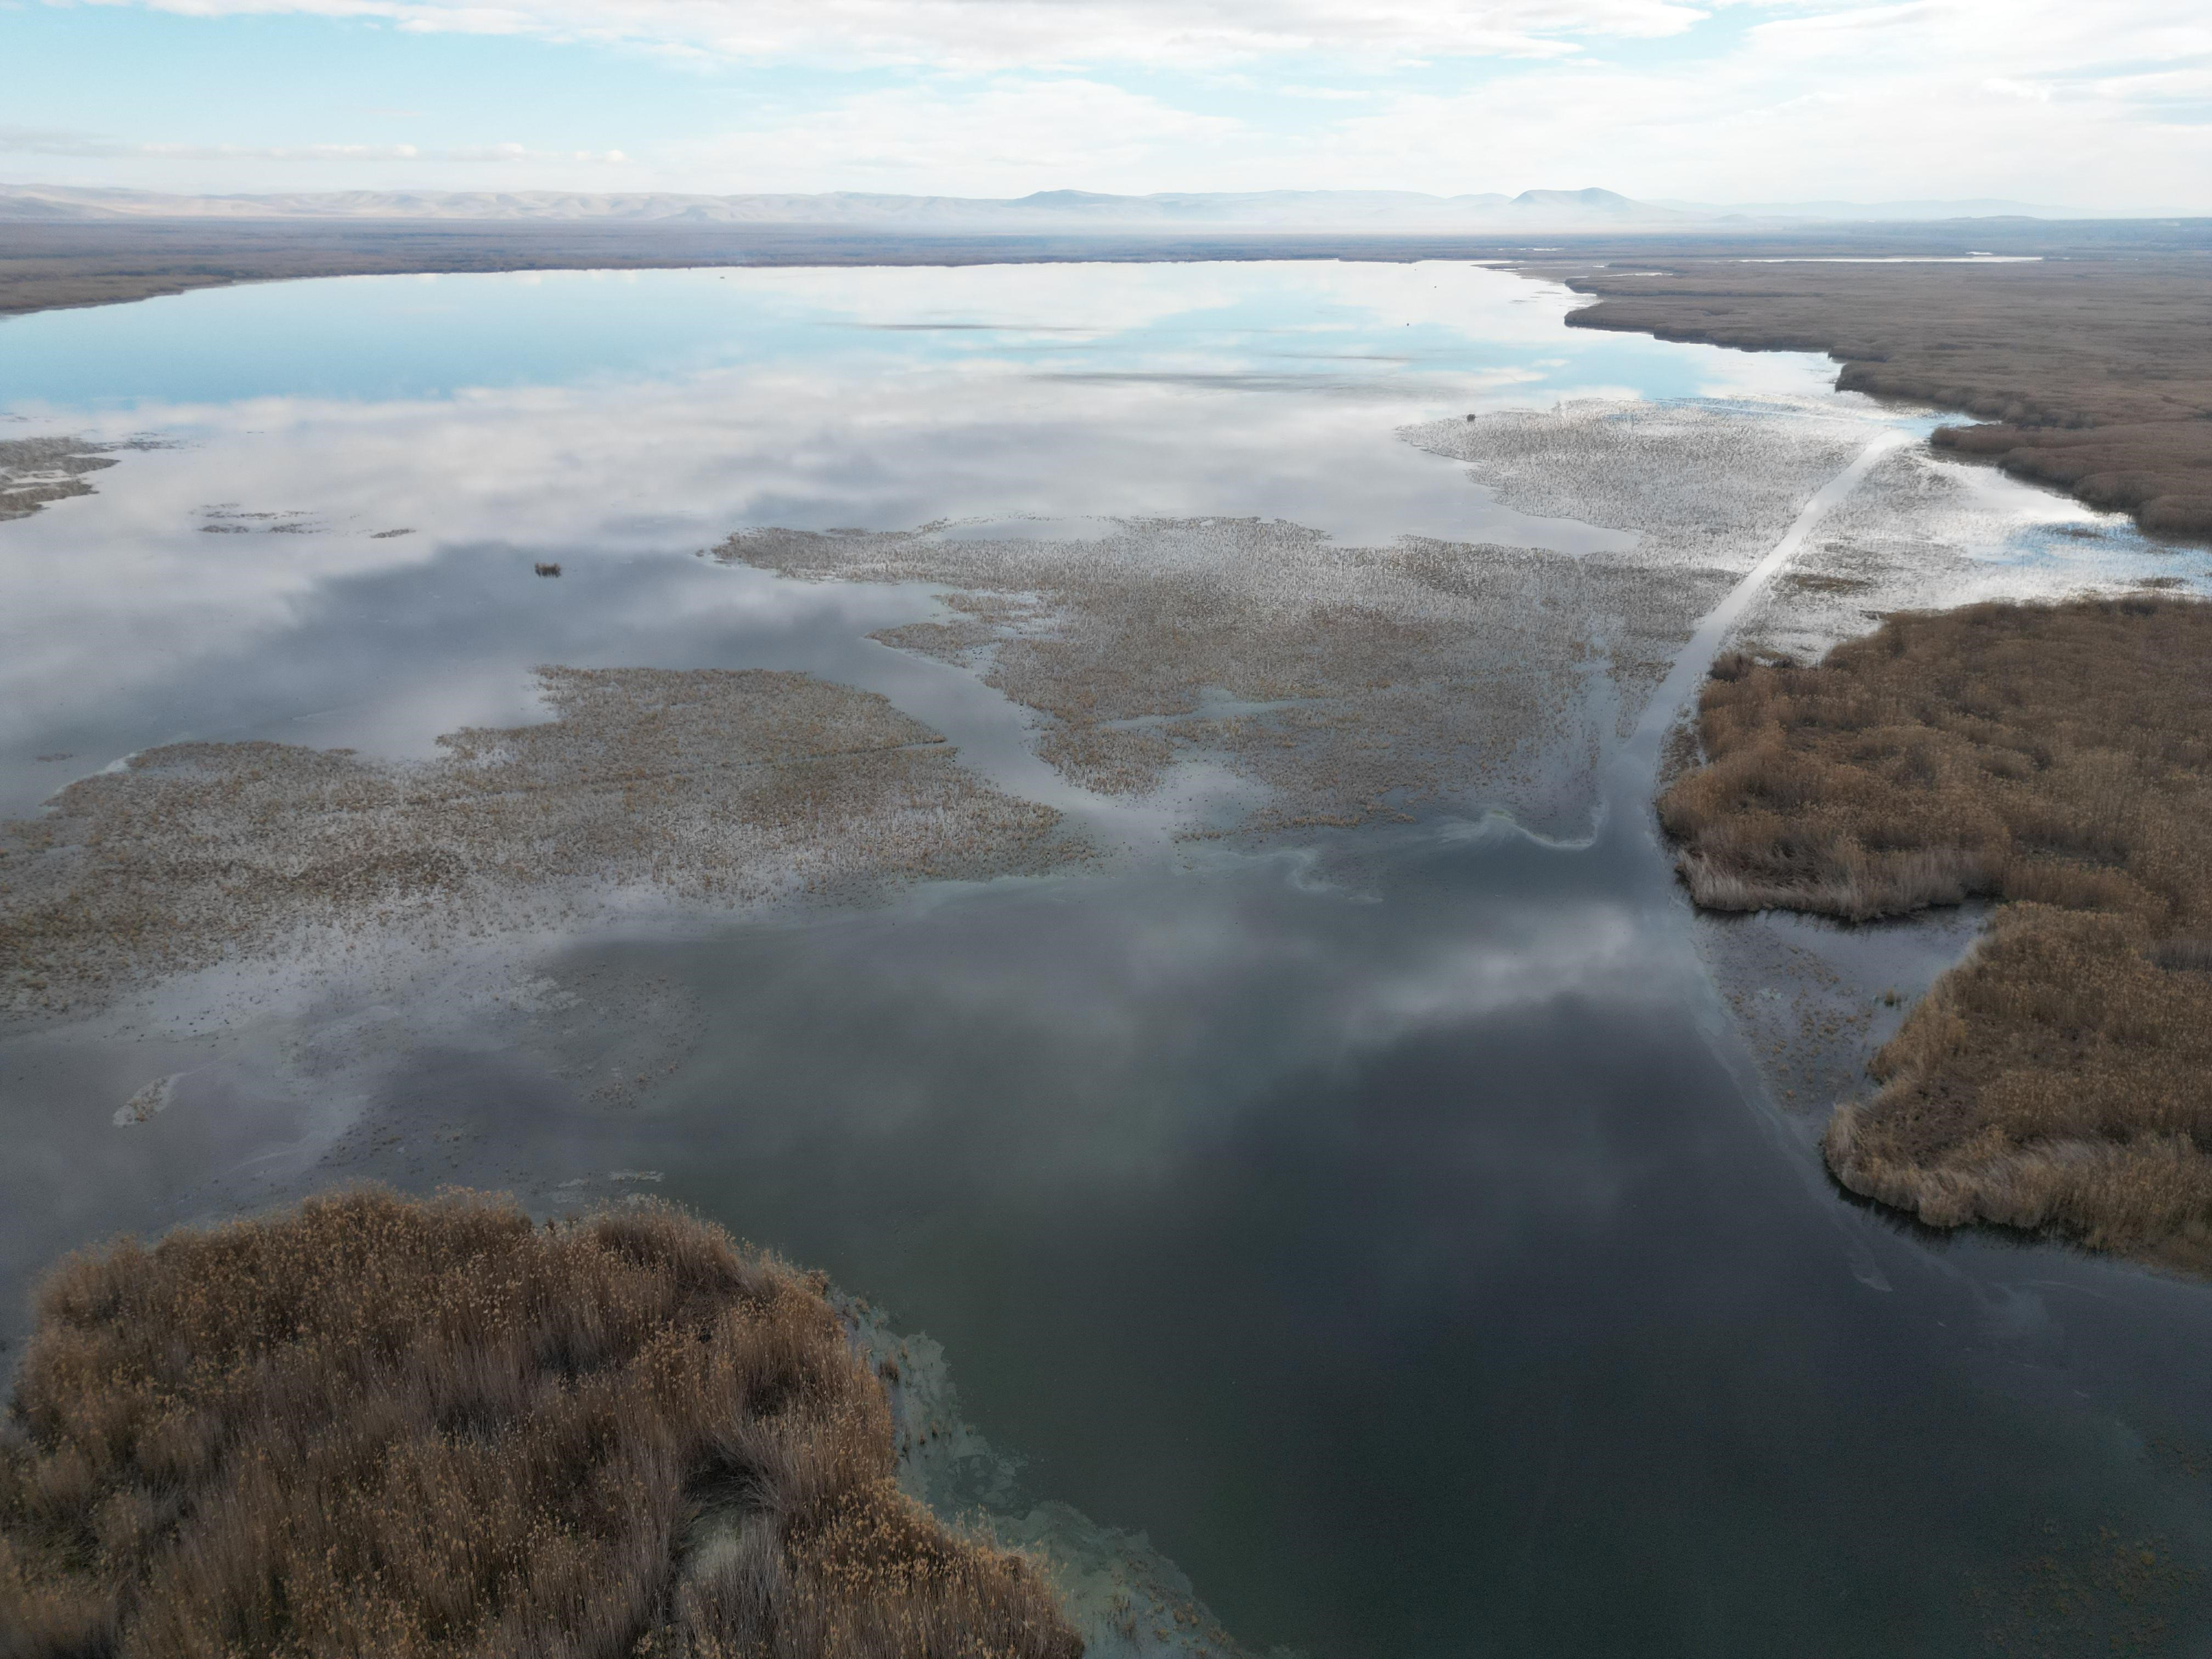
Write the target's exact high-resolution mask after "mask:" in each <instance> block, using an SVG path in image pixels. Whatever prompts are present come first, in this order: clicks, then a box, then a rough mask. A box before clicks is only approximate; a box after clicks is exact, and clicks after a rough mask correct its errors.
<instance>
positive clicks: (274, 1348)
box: [0, 1190, 1082, 1659]
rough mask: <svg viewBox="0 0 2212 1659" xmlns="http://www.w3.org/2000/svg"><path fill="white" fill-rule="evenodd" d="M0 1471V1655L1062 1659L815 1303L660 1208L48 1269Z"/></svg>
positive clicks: (1073, 1649) (495, 1216)
mask: <svg viewBox="0 0 2212 1659" xmlns="http://www.w3.org/2000/svg"><path fill="white" fill-rule="evenodd" d="M893 1460H894V1453H893V1449H892V1435H891V1421H890V1409H889V1407H888V1406H887V1404H886V1402H885V1400H884V1390H883V1386H882V1384H881V1383H880V1382H879V1381H878V1378H877V1377H876V1376H875V1374H874V1372H873V1371H872V1370H871V1369H870V1368H869V1367H868V1366H867V1365H866V1363H865V1362H864V1361H863V1360H862V1359H861V1358H860V1357H859V1356H858V1355H857V1354H856V1352H855V1351H854V1347H853V1345H852V1343H851V1341H850V1340H849V1338H848V1333H847V1331H846V1329H845V1328H844V1325H843V1324H842V1322H841V1320H840V1318H839V1316H838V1315H837V1314H836V1312H835V1311H834V1310H832V1308H831V1307H830V1305H829V1303H828V1302H827V1301H826V1300H825V1298H824V1297H823V1291H822V1287H821V1285H820V1282H819V1280H818V1279H810V1278H805V1277H802V1276H801V1275H799V1273H794V1272H793V1270H792V1269H790V1268H789V1267H785V1266H784V1265H782V1264H781V1262H778V1261H774V1260H773V1259H770V1258H769V1257H766V1256H763V1255H758V1254H757V1253H753V1252H750V1251H745V1250H741V1249H738V1247H737V1246H735V1245H734V1244H733V1243H732V1242H731V1240H730V1238H729V1237H728V1236H727V1235H726V1234H725V1233H723V1232H722V1231H720V1229H718V1228H715V1227H712V1226H709V1225H707V1224H705V1223H703V1222H701V1221H698V1220H696V1219H693V1218H690V1217H687V1216H685V1215H683V1214H681V1213H679V1212H675V1211H673V1210H670V1209H667V1208H665V1207H659V1206H639V1207H635V1208H629V1209H621V1210H615V1211H611V1212H605V1213H602V1214H599V1215H597V1216H593V1217H591V1218H586V1219H583V1220H580V1221H575V1222H571V1223H568V1224H564V1225H557V1226H556V1225H554V1224H552V1223H550V1222H549V1223H548V1224H546V1225H545V1226H544V1228H543V1229H540V1228H537V1227H534V1226H533V1225H532V1223H531V1221H530V1219H529V1218H528V1217H527V1216H526V1215H525V1214H523V1213H522V1212H520V1210H518V1209H517V1208H515V1207H514V1206H513V1204H512V1203H511V1202H509V1201H507V1200H502V1199H495V1198H489V1197H484V1196H481V1195H476V1194H446V1195H444V1196H442V1197H441V1198H439V1199H438V1200H434V1201H430V1202H420V1201H414V1200H403V1199H400V1198H398V1197H395V1196H393V1195H392V1194H387V1193H382V1192H378V1191H374V1190H368V1191H356V1192H351V1193H346V1194H338V1195H335V1196H330V1197H325V1198H320V1199H315V1200H309V1201H308V1202H307V1203H305V1204H302V1205H301V1206H298V1207H297V1208H295V1209H293V1210H290V1211H288V1212H283V1213H280V1214H276V1215H273V1216H270V1217H266V1218H261V1219H258V1220H252V1221H240V1222H234V1223H232V1224H229V1225H225V1226H221V1227H216V1228H212V1229H209V1230H206V1231H183V1232H178V1233H173V1234H172V1235H170V1236H169V1237H167V1238H165V1239H163V1240H161V1242H160V1243H156V1244H155V1245H153V1246H152V1247H151V1248H147V1247H144V1246H142V1245H139V1244H137V1243H134V1242H130V1241H125V1242H124V1243H118V1244H115V1245H112V1246H110V1247H108V1248H106V1249H102V1250H100V1251H96V1252H92V1253H88V1254H84V1255H77V1256H75V1257H72V1258H70V1259H69V1260H68V1261H64V1263H63V1264H62V1265H61V1266H60V1267H58V1268H57V1269H56V1270H55V1271H54V1273H52V1275H51V1276H50V1277H49V1278H48V1279H47V1280H46V1284H45V1285H44V1286H43V1288H42V1289H41V1291H40V1296H39V1304H38V1328H37V1330H36V1332H35V1334H33V1338H32V1340H31V1342H30V1345H29V1347H28V1350H27V1352H26V1353H25V1355H24V1358H23V1364H22V1367H21V1373H20V1375H19V1376H18V1379H17V1383H16V1394H15V1403H14V1408H13V1412H12V1414H11V1418H10V1421H9V1428H8V1439H7V1441H6V1443H5V1445H4V1448H0V1650H4V1651H5V1652H7V1653H9V1654H11V1655H21V1656H25V1659H29V1656H42V1655H52V1656H55V1659H59V1656H64V1655H80V1654H94V1653H100V1654H109V1653H112V1654H117V1655H126V1656H143V1659H156V1656H159V1659H172V1656H173V1659H188V1656H189V1659H201V1656H204V1659H242V1656H250V1655H267V1656H279V1655H281V1656H285V1659H315V1656H331V1659H337V1656H356V1655H362V1654H375V1655H377V1656H380V1659H416V1656H422V1659H428V1656H433V1655H435V1656H440V1659H454V1656H465V1655H483V1656H486V1659H491V1656H501V1659H504V1656H509V1655H514V1654H524V1653H528V1654H540V1655H546V1656H563V1659H630V1656H635V1659H723V1656H728V1659H735V1656H738V1655H740V1654H743V1655H761V1656H793V1659H796V1656H800V1655H808V1656H813V1655H820V1656H839V1659H848V1656H849V1659H873V1656H878V1655H883V1654H889V1653H898V1654H910V1655H915V1656H936V1655H944V1656H951V1655H962V1656H977V1659H981V1656H994V1659H995V1656H1004V1659H1027V1656H1037V1659H1076V1656H1077V1655H1079V1654H1080V1652H1081V1651H1082V1644H1081V1643H1080V1642H1079V1640H1078V1639H1077V1638H1076V1637H1075V1636H1074V1634H1073V1632H1072V1631H1071V1630H1070V1629H1069V1628H1068V1626H1067V1625H1066V1621H1065V1620H1064V1619H1063V1618H1062V1617H1061V1614H1060V1610H1059V1608H1058V1606H1057V1604H1056V1603H1055V1601H1054V1597H1053V1595H1052V1593H1051V1591H1050V1590H1049V1589H1048V1587H1047V1585H1046V1583H1045V1582H1044V1579H1043V1577H1042V1574H1041V1573H1040V1572H1039V1571H1037V1570H1036V1568H1035V1567H1034V1566H1033V1565H1031V1564H1030V1563H1029V1562H1027V1561H1025V1560H1024V1559H1023V1558H1021V1557H1020V1556H1018V1555H1014V1554H1011V1553H1005V1552H1002V1551H1000V1550H998V1549H995V1548H993V1547H989V1546H987V1545H985V1544H983V1543H981V1542H979V1541H975V1540H972V1539H969V1538H965V1537H963V1536H960V1535H957V1534H953V1533H951V1532H949V1531H948V1530H947V1529H946V1528H945V1527H943V1526H942V1525H940V1524H939V1522H937V1521H935V1520H934V1519H933V1518H932V1517H931V1516H930V1515H929V1514H928V1513H927V1511H926V1510H922V1509H921V1507H920V1505H918V1504H915V1502H914V1500H912V1499H911V1498H907V1497H905V1496H904V1495H903V1494H902V1493H901V1492H899V1491H898V1489H897V1487H896V1484H895V1482H894V1480H893V1468H892V1466H893Z"/></svg>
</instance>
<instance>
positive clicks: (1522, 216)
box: [0, 185, 2090, 234]
mask: <svg viewBox="0 0 2212 1659" xmlns="http://www.w3.org/2000/svg"><path fill="white" fill-rule="evenodd" d="M1989 216H2018V217H2029V218H2045V219H2065V218H2083V217H2090V215H2085V214H2081V213H2077V212H2074V211H2072V210H2068V209H2064V208H2050V207H2035V206H2032V205H2030V204H2026V203H2020V202H1997V201H1961V202H1879V203H1851V202H1808V203H1760V204H1754V205H1750V206H1743V207H1723V206H1717V205H1713V204H1706V203H1694V202H1639V201H1636V200H1633V199H1632V198H1631V197H1626V196H1622V195H1620V194H1618V193H1616V192H1615V191H1609V190H1524V191H1522V192H1521V193H1520V194H1519V195H1518V196H1505V195H1501V194H1498V193H1495V192H1492V193H1489V194H1483V195H1468V196H1425V195H1422V194H1420V193H1419V192H1418V191H1390V190H1375V191H1367V190H1269V191H1246V192H1220V191H1195V192H1194V191H1161V192H1159V193H1157V194H1154V195H1151V196H1103V195H1097V194H1095V193H1093V192H1091V191H1079V190H1048V191H1037V192H1036V194H1034V195H1030V196H1021V197H1012V198H1007V199H998V198H992V197H965V196H884V195H867V194H861V193H856V192H854V191H832V192H830V193H829V194H827V195H820V196H793V195H781V196H679V195H663V194H656V193H651V192H635V193H620V192H617V193H605V194H595V193H583V192H575V191H538V190H527V191H322V192H293V193H289V194H282V195H250V196H173V195H163V194H161V193H159V192H156V191H139V190H102V189H93V188H76V187H68V186H58V185H0V221H9V220H13V221H16V222H22V221H26V220H46V221H78V222H82V221H91V220H100V219H146V218H193V219H325V220H327V219H348V220H362V219H456V220H476V221H483V220H488V219H489V220H539V221H546V222H568V223H573V222H583V221H605V222H637V223H659V224H671V225H683V224H699V225H738V224H762V225H766V224H786V225H849V226H854V227H866V228H872V229H892V230H896V229H907V230H913V231H925V232H926V231H937V230H945V231H953V230H965V231H974V230H1003V231H1022V230H1060V231H1066V230H1111V231H1122V232H1127V231H1144V230H1158V231H1166V230H1180V229H1200V228H1215V229H1237V228H1249V229H1255V230H1261V229H1264V230H1273V231H1285V230H1319V231H1338V232H1342V231H1361V230H1373V231H1413V230H1430V231H1445V232H1449V231H1470V232H1476V231H1479V232H1501V231H1505V232H1511V231H1525V232H1529V233H1534V234H1541V233H1544V232H1547V231H1573V230H1624V229H1642V228H1648V229H1653V230H1661V229H1668V228H1687V227H1690V226H1693V225H1698V224H1730V225H1741V224H1743V223H1745V222H1747V221H1749V222H1764V223H1774V222H1839V221H1854V222H1867V221H1889V222H1896V221H1901V220H1933V219H1953V218H1977V217H1989Z"/></svg>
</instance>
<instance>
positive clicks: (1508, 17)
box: [109, 0, 1705, 70]
mask: <svg viewBox="0 0 2212 1659" xmlns="http://www.w3.org/2000/svg"><path fill="white" fill-rule="evenodd" d="M109 3H112V0H109ZM144 3H147V4H149V6H151V7H152V8H154V9H161V10H165V11H171V12H177V13H181V14H183V15H189V16H196V17H219V16H231V15H263V14H270V13H280V12H294V13H304V14H308V15H319V16H328V17H380V18H385V19H387V20H390V21H393V22H395V23H397V24H398V25H399V26H400V27H403V28H406V29H410V30H418V31H425V32H428V31H441V32H453V33H471V34H524V35H535V36H538V37H542V38H545V39H550V40H584V41H599V42H617V41H620V42H627V43H630V44H634V45H640V46H654V47H660V48H669V49H675V50H679V51H685V52H697V53H702V54H706V55H708V56H710V57H714V58H723V59H729V60H759V59H807V60H813V61H817V62H827V63H833V64H840V65H845V66H855V65H860V64H929V65H932V66H935V67H939V68H955V69H962V70H988V69H993V68H1000V67H1012V66H1029V67H1036V66H1039V65H1066V64H1100V63H1143V64H1193V63H1210V62H1218V61H1223V60H1233V59H1237V58H1254V57H1264V56H1269V55H1273V54H1279V53H1285V52H1328V53H1336V54H1344V53H1352V54H1358V55H1361V56H1365V57H1380V58H1403V57H1405V56H1407V55H1408V54H1413V55H1420V56H1467V55H1506V56H1523V55H1533V56H1546V55H1552V54H1555V53H1558V52H1562V51H1566V50H1571V49H1572V47H1573V43H1575V42H1577V41H1581V40H1638V39H1644V38H1649V37H1652V36H1661V35H1667V34H1672V33H1677V32H1679V31H1680V30H1682V29H1685V28H1687V27H1690V26H1691V25H1692V24H1693V23H1695V22H1696V21H1699V19H1700V18H1701V17H1703V16H1704V15H1705V11H1704V10H1703V9H1701V8H1700V7H1699V6H1695V5H1690V4H1685V3H1681V0H1456V3H1445V4H1435V3H1425V0H1077V3H1059V4H1006V3H1003V0H747V3H744V4H735V5H733V4H731V3H727V0H531V3H528V4H524V5H513V6H487V5H482V4H477V3H471V0H144Z"/></svg>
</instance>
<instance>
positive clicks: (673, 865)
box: [0, 668, 1070, 1015]
mask: <svg viewBox="0 0 2212 1659" xmlns="http://www.w3.org/2000/svg"><path fill="white" fill-rule="evenodd" d="M539 677H540V679H541V682H542V684H543V686H544V695H545V697H546V700H547V702H549V703H550V705H551V707H552V708H554V710H555V711H556V714H557V715H558V718H557V719H556V720H552V721H550V722H548V723H545V724H543V725H538V726H520V727H516V728H513V729H511V730H501V731H491V730H477V729H471V730H466V731H461V732H453V733H452V734H450V735H449V736H447V737H445V738H441V739H440V740H439V741H440V742H441V744H442V745H443V746H444V748H445V750H446V753H445V755H444V756H443V757H441V758H440V759H438V760H436V761H435V762H430V763H421V764H416V763H386V762H379V761H374V760H369V759H365V758H363V757H361V756H358V755H356V754H353V753H351V752H350V751H348V750H313V749H306V748H298V747H294V746H291V745H287V744H270V743H240V744H175V745H172V746H170V747H167V748H164V749H155V750H148V751H147V752H145V753H143V754H141V755H138V756H137V757H134V758H133V759H132V761H131V765H130V766H129V767H128V768H127V769H124V770H121V771H118V772H114V773H106V774H101V775H97V776H94V777H90V778H86V779H83V780H82V781H79V782H77V783H75V784H72V785H71V786H70V787H69V788H67V789H65V790H64V791H63V792H62V793H60V794H59V795H58V796H56V797H55V799H54V800H53V801H52V803H51V804H50V806H49V810H48V811H47V814H46V816H45V817H41V818H37V819H29V820H23V821H18V822H10V823H0V1010H4V1011H7V1012H14V1013H16V1014H19V1015H21V1014H29V1013H35V1012H42V1011H44V1010H47V1009H52V1008H57V1007H64V1006H70V1005H72V1004H73V1003H76V1002H79V1001H81V1000H85V999H88V998H95V997H98V996H100V995H101V994H106V993H107V992H109V991H112V989H114V988H115V987H118V986H119V985H121V984H124V983H126V982H129V981H134V980H139V979H143V978H146V977H149V976H151V975H156V974H161V973H168V972H173V971H177V970H179V969H191V968H197V967H202V966H204V965H207V964H209V963H214V962H217V961H221V960H224V959H228V958H231V957H235V956H237V955H239V954H240V953H243V952H253V951H270V950H275V949H279V948H283V946H284V945H286V943H287V941H288V940H290V939H295V938H298V937H300V936H301V935H302V934H303V933H304V932H305V931H306V930H312V929H315V928H329V929H336V930H337V931H338V932H340V933H345V934H350V933H353V932H355V931H356V930H361V929H364V928H368V927H379V928H383V927H406V928H410V929H412V930H414V932H415V933H417V934H419V935H421V936H422V937H423V938H424V939H428V940H430V941H433V942H441V941H450V940H453V939H459V938H461V937H465V936H467V935H471V934H474V933H482V932H485V931H489V930H495V929H500V928H503V927H519V926H527V925H533V924H536V923H540V922H543V921H545V920H547V919H548V918H549V917H550V918H556V919H557V918H559V917H561V916H562V915H569V914H571V913H572V912H573V911H574V909H575V908H578V907H580V905H581V904H582V903H584V902H586V901H587V900H591V899H592V898H593V896H599V897H600V898H605V896H608V895H615V896H623V895H635V894H642V895H644V896H646V897H647V898H648V899H650V900H653V901H657V902H666V901H681V902H684V903H686V904H688V905H690V906H694V907H700V906H704V907H711V908H732V907H738V906H743V905H750V904H756V903H759V902H766V901H769V900H773V899H775V898H777V897H779V896H783V895H787V894H789V893H793V892H795V891H799V890H805V889H808V888H813V889H817V890H820V889H825V888H826V889H836V890H844V889H850V888H856V887H857V888H865V887H866V886H868V885H871V884H878V883H881V882H884V881H886V880H890V879H895V878H905V877H910V876H973V877H984V876H988V875H993V874H997V873H1001V872H1007V871H1011V870H1030V869H1042V868H1045V867H1048V866H1050V865H1051V864H1052V863H1054V862H1055V861H1056V860H1059V859H1060V858H1063V857H1065V856H1067V855H1068V854H1069V852H1070V848H1067V847H1066V845H1064V844H1063V840H1062V838H1061V837H1060V836H1059V834H1058V833H1057V831H1056V829H1055V825H1056V823H1057V821H1058V820H1057V815H1056V814H1055V813H1054V812H1053V811H1051V810H1050V809H1049V808H1047V807H1042V806H1039V805H1035V804H1033V803H1030V802H1025V801H1018V800H1016V799H1012V797H1010V796H1007V795H1005V794H1002V793H999V792H998V791H996V790H994V789H993V788H992V787H989V786H988V785H987V784H986V783H985V782H983V781H981V779H979V778H977V777H975V775H972V774H970V773H969V772H968V771H966V770H965V769H963V768H961V767H960V766H958V765H957V763H955V761H954V759H953V757H952V751H951V750H950V749H949V748H948V747H947V746H946V745H945V744H944V742H943V740H942V739H941V738H939V737H938V736H937V734H936V733H935V732H932V731H930V730H929V729H928V728H927V727H926V726H922V725H921V724H920V723H918V722H917V721H915V720H910V719H908V717H907V716H905V715H903V714H900V713H899V712H898V711H897V710H896V709H894V708H892V707H891V706H890V703H889V702H887V701H886V700H885V699H884V698H883V697H881V696H877V695H875V694H874V693H872V692H862V691H857V690H853V689H851V688H849V687H846V686H839V685H831V684H825V683H823V682H822V681H819V680H816V679H812V678H809V677H808V676H805V675H803V674H787V673H775V672H769V671H761V670H747V671H720V670H696V671H673V670H661V669H599V670H583V669H572V668H547V669H543V670H541V671H539Z"/></svg>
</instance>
